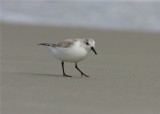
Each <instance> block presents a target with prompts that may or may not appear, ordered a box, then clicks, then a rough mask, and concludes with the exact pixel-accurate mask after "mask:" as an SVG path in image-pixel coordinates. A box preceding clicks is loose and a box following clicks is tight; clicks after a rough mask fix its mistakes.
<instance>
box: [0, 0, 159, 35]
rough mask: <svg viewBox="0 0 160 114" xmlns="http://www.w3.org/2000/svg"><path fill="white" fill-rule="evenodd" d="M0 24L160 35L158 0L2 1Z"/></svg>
mask: <svg viewBox="0 0 160 114" xmlns="http://www.w3.org/2000/svg"><path fill="white" fill-rule="evenodd" d="M0 7H1V8H0V9H1V11H0V13H1V16H0V20H1V21H6V22H13V23H30V24H43V25H51V26H70V27H86V28H102V29H116V30H117V29H121V30H142V31H153V32H160V1H132V2H131V1H98V0H97V1H96V0H94V1H92V0H90V1H88V0H83V1H72V0H70V1H64V0H63V1H62V0H61V1H58V0H57V1H51V0H2V1H1V6H0Z"/></svg>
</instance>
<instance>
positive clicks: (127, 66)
mask: <svg viewBox="0 0 160 114" xmlns="http://www.w3.org/2000/svg"><path fill="white" fill-rule="evenodd" d="M0 26H1V112H2V114H159V112H160V108H159V107H160V34H158V33H147V32H133V31H112V30H96V29H83V28H67V27H66V28H65V27H63V28H62V27H47V26H33V25H22V24H21V25H20V24H6V23H1V25H0ZM84 37H91V38H93V39H95V41H96V50H97V53H98V55H97V56H95V55H94V53H92V52H91V53H90V54H89V56H88V58H87V59H85V60H84V61H82V62H80V63H79V67H80V68H81V69H82V70H83V71H84V72H85V73H86V74H88V75H90V77H89V78H86V77H81V76H80V74H79V72H78V71H77V70H76V69H75V68H74V64H71V63H66V64H65V69H66V73H67V74H69V75H72V76H73V77H71V78H68V77H63V76H62V70H61V64H60V61H58V60H57V59H55V58H54V57H53V56H52V55H51V53H50V52H49V50H47V48H44V47H43V46H39V45H37V44H38V43H41V42H53V41H61V40H64V39H67V38H84Z"/></svg>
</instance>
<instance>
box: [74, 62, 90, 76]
mask: <svg viewBox="0 0 160 114" xmlns="http://www.w3.org/2000/svg"><path fill="white" fill-rule="evenodd" d="M75 68H76V69H77V70H78V71H79V72H80V73H81V76H83V75H84V76H86V77H89V76H87V75H86V74H85V73H83V72H82V71H81V70H80V69H79V68H78V66H77V63H76V64H75Z"/></svg>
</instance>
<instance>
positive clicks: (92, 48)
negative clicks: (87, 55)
mask: <svg viewBox="0 0 160 114" xmlns="http://www.w3.org/2000/svg"><path fill="white" fill-rule="evenodd" d="M91 50H92V51H93V52H94V53H95V54H96V55H97V52H96V50H95V49H94V47H91Z"/></svg>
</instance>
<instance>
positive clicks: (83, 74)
mask: <svg viewBox="0 0 160 114" xmlns="http://www.w3.org/2000/svg"><path fill="white" fill-rule="evenodd" d="M81 76H85V77H90V76H88V75H86V74H85V73H83V72H81Z"/></svg>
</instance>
